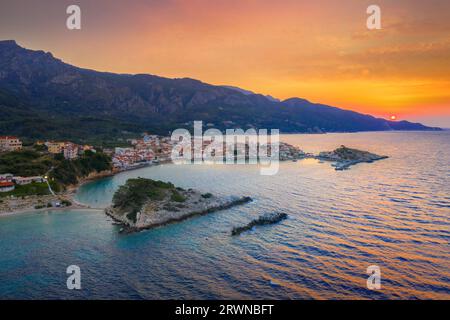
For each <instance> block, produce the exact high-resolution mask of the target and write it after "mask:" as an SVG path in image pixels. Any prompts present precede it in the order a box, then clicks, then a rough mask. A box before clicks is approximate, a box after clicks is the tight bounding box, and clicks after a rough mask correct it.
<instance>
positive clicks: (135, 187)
mask: <svg viewBox="0 0 450 320" xmlns="http://www.w3.org/2000/svg"><path fill="white" fill-rule="evenodd" d="M168 192H172V196H173V194H174V192H176V193H178V191H176V188H175V186H174V185H173V184H172V183H170V182H163V181H157V180H152V179H144V178H137V179H129V180H128V181H127V182H126V184H125V185H123V186H121V187H120V188H119V190H117V191H116V193H115V194H114V197H113V207H114V208H119V209H120V210H121V211H125V212H128V214H127V218H128V219H129V220H131V221H133V222H136V216H137V213H138V212H139V211H140V210H141V209H142V206H143V205H144V204H145V203H146V202H147V201H148V200H156V201H162V200H164V199H165V197H166V195H167V194H168ZM178 195H179V196H180V197H182V198H183V199H184V197H183V196H182V195H181V194H179V193H178ZM176 197H177V199H181V198H180V197H178V196H176Z"/></svg>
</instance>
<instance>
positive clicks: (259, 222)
mask: <svg viewBox="0 0 450 320" xmlns="http://www.w3.org/2000/svg"><path fill="white" fill-rule="evenodd" d="M287 217H288V215H287V214H286V213H270V214H264V215H262V216H260V217H259V218H258V219H255V220H253V221H251V222H250V223H249V224H247V225H245V226H243V227H235V228H233V230H231V235H232V236H237V235H240V234H241V233H242V232H244V231H247V230H251V229H252V228H253V227H255V226H263V225H268V224H274V223H278V222H280V221H282V220H284V219H286V218H287Z"/></svg>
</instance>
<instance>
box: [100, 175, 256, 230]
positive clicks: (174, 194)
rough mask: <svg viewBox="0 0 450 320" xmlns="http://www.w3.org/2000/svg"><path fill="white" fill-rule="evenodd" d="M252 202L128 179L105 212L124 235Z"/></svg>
mask: <svg viewBox="0 0 450 320" xmlns="http://www.w3.org/2000/svg"><path fill="white" fill-rule="evenodd" d="M250 201H252V199H251V198H250V197H231V198H221V197H217V196H215V195H213V194H211V193H203V194H202V193H200V192H198V191H196V190H193V189H188V190H185V189H182V188H177V187H175V186H174V185H173V184H172V183H167V182H162V181H155V180H151V179H143V178H137V179H129V180H128V181H127V183H126V184H125V185H124V186H122V187H120V188H119V190H118V191H117V192H116V193H115V194H114V197H113V204H112V205H111V206H110V207H108V208H106V209H105V213H106V214H107V215H109V216H111V217H112V218H113V219H114V220H116V221H117V222H120V223H121V224H122V225H123V226H124V228H123V230H125V231H127V232H133V231H139V230H142V229H149V228H154V227H157V226H161V225H165V224H168V223H173V222H178V221H182V220H185V219H188V218H191V217H194V216H199V215H205V214H208V213H212V212H215V211H219V210H225V209H228V208H231V207H233V206H237V205H242V204H245V203H248V202H250Z"/></svg>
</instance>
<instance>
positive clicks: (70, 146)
mask: <svg viewBox="0 0 450 320" xmlns="http://www.w3.org/2000/svg"><path fill="white" fill-rule="evenodd" d="M63 154H64V158H66V159H68V160H73V159H76V158H78V145H76V144H74V143H71V142H66V143H65V144H64V147H63Z"/></svg>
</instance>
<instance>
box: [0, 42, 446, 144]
mask: <svg viewBox="0 0 450 320" xmlns="http://www.w3.org/2000/svg"><path fill="white" fill-rule="evenodd" d="M237 89H239V90H237ZM240 90H243V92H240ZM0 109H1V110H2V111H4V112H2V113H4V115H3V116H2V117H1V118H0V134H16V135H20V136H32V137H38V138H44V137H45V136H46V135H47V136H49V137H50V138H52V137H55V138H56V137H58V138H59V137H62V138H73V139H78V138H79V139H83V135H84V136H88V135H92V136H95V137H99V138H101V139H105V138H107V137H118V136H121V135H122V134H124V133H125V134H126V133H138V132H142V131H149V132H154V133H158V134H168V133H169V132H170V131H171V130H173V129H176V128H179V127H186V126H189V125H190V124H191V123H192V121H194V120H203V121H204V123H205V124H207V123H208V124H210V125H212V126H214V127H216V128H218V129H220V130H224V129H229V128H242V129H247V128H268V129H271V128H277V129H280V130H281V132H284V133H308V132H358V131H385V130H439V129H440V128H432V127H427V126H424V125H422V124H416V123H411V122H407V121H399V122H394V121H388V120H385V119H379V118H375V117H373V116H370V115H364V114H360V113H357V112H354V111H350V110H344V109H340V108H337V107H332V106H327V105H323V104H315V103H311V102H309V101H307V100H305V99H301V98H289V99H286V100H283V101H277V100H275V99H273V98H271V97H270V98H269V97H266V96H263V95H260V94H254V93H252V92H250V91H247V90H244V89H240V88H235V87H232V88H230V87H227V86H216V85H210V84H207V83H204V82H202V81H199V80H196V79H190V78H176V79H170V78H164V77H160V76H156V75H150V74H115V73H110V72H99V71H95V70H90V69H83V68H80V67H76V66H73V65H70V64H67V63H65V62H63V61H62V60H60V59H58V58H55V57H54V56H53V54H51V53H50V52H45V51H41V50H39V51H35V50H29V49H25V48H23V47H21V46H19V45H18V44H17V43H16V42H15V41H14V40H6V41H0ZM69 124H72V125H69ZM188 129H189V128H188ZM84 138H85V139H86V137H84Z"/></svg>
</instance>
